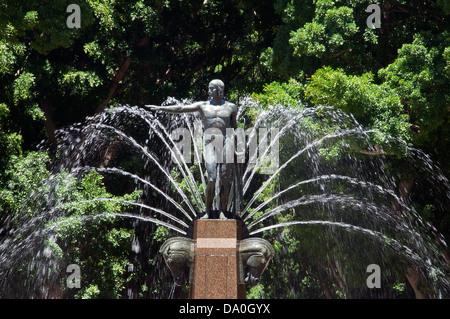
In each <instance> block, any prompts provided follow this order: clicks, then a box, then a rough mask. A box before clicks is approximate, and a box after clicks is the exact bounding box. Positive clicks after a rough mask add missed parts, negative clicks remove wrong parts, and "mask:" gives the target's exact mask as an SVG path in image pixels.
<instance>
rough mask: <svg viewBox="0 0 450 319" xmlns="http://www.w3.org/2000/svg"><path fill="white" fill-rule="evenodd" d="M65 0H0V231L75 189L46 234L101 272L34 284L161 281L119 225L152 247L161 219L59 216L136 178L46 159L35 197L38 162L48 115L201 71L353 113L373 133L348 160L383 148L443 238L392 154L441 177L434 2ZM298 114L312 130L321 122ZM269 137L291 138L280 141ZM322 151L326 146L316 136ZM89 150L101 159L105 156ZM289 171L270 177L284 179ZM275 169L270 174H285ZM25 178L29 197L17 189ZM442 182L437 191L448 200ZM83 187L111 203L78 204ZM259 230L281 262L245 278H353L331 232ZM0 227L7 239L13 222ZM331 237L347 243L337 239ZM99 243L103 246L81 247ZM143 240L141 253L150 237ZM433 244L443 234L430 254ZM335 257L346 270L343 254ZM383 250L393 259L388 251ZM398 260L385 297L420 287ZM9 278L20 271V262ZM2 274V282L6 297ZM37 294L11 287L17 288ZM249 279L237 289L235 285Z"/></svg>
mask: <svg viewBox="0 0 450 319" xmlns="http://www.w3.org/2000/svg"><path fill="white" fill-rule="evenodd" d="M72 2H73V1H69V0H49V1H33V0H24V1H20V2H17V1H12V0H2V1H1V3H0V84H1V86H2V90H1V92H0V185H1V190H0V206H1V209H0V230H1V229H4V231H3V232H0V236H6V235H5V234H6V232H7V231H6V230H8V232H9V231H12V230H14V229H17V227H19V226H18V224H10V223H7V222H6V221H7V220H9V219H8V218H9V216H18V215H20V214H24V215H27V214H28V215H27V216H29V217H30V216H31V217H33V216H34V214H35V212H33V210H38V209H46V208H48V206H49V205H51V204H55V203H56V204H57V203H60V201H69V202H73V203H76V202H80V204H74V205H75V207H71V208H70V209H69V214H68V215H67V216H66V217H65V218H64V219H61V220H59V223H60V225H61V226H60V231H59V232H58V233H57V234H56V235H55V237H54V238H53V241H51V242H52V244H51V245H53V246H52V247H54V248H55V251H58V252H59V254H60V256H64V258H66V259H71V260H73V261H74V262H75V261H76V262H77V263H80V264H83V265H84V266H85V267H86V269H94V270H92V271H91V272H92V273H95V272H96V271H97V272H99V273H101V274H102V275H101V276H99V277H95V276H93V277H92V278H88V279H86V281H87V282H88V284H87V285H86V286H84V287H83V288H82V290H80V291H78V292H77V293H75V292H73V291H67V290H66V291H53V290H51V289H50V291H47V292H46V293H47V295H46V296H64V297H77V298H95V297H111V298H120V297H125V296H126V295H127V292H126V287H129V286H131V285H135V286H139V289H138V290H139V294H138V295H135V296H133V297H157V296H159V297H160V296H164V293H166V291H164V292H161V291H160V292H155V291H149V290H148V287H147V284H146V281H145V280H144V279H142V278H141V277H139V276H142V277H145V276H147V275H148V273H149V272H151V269H152V267H154V266H155V264H156V261H155V260H154V259H152V258H153V256H152V257H151V258H150V257H148V256H144V257H142V256H137V257H136V256H134V255H133V256H134V257H131V255H130V254H129V253H128V250H129V247H130V246H132V245H133V240H134V239H133V238H134V236H142V234H147V235H148V234H149V233H150V235H149V236H150V237H151V240H152V241H153V243H154V244H155V247H156V246H157V245H158V243H159V244H160V243H161V242H162V241H163V239H164V238H166V237H167V236H168V233H167V232H166V231H165V230H164V229H162V228H156V227H153V226H151V227H150V226H149V228H147V227H144V228H145V229H139V230H137V229H136V228H134V229H133V227H132V226H130V223H127V222H124V221H118V220H116V219H115V218H113V217H111V218H110V219H107V220H105V221H100V222H98V223H93V224H91V226H89V227H90V228H89V229H86V231H83V230H81V229H79V228H77V227H75V226H74V225H75V224H73V223H75V222H74V219H76V217H80V216H82V215H89V214H92V213H93V211H94V210H95V211H96V212H97V213H99V214H108V213H112V212H120V211H123V207H128V206H127V205H126V204H125V203H124V202H123V201H129V200H136V199H137V198H139V196H140V195H141V194H139V192H133V191H130V189H132V186H131V187H130V186H129V185H125V184H123V185H122V184H121V185H120V187H119V186H114V185H108V181H105V182H104V181H103V179H102V178H101V177H100V176H99V175H96V174H87V175H85V176H84V178H83V179H80V180H75V179H71V178H69V177H67V176H66V175H64V174H65V173H64V172H58V174H60V175H56V176H57V177H55V178H57V179H58V178H59V179H61V183H60V184H59V185H60V186H61V187H62V188H61V190H60V193H58V194H57V196H56V197H55V199H54V201H55V202H53V203H49V202H46V201H47V199H46V198H47V197H49V196H50V194H52V196H53V195H54V193H55V191H54V190H52V189H51V188H49V189H47V188H46V187H47V186H45V185H46V184H45V183H44V181H45V180H47V179H49V177H50V175H51V174H52V173H56V172H54V171H52V165H50V163H51V162H57V161H58V160H60V158H59V156H61V155H60V154H58V152H55V151H54V150H55V149H56V145H57V144H58V143H59V142H60V141H59V140H58V137H57V133H56V132H57V130H58V129H60V128H63V127H67V126H68V125H71V124H74V123H78V122H82V121H84V119H85V118H86V117H87V116H98V115H99V114H102V112H105V109H107V108H108V107H117V106H118V105H120V104H130V105H137V106H138V107H142V106H143V105H144V104H161V103H162V102H163V101H164V100H165V99H166V98H167V97H169V96H173V97H176V98H178V99H181V98H190V99H204V98H206V95H207V90H206V89H207V88H206V86H207V83H208V81H209V80H211V79H212V78H220V79H222V80H223V81H224V82H225V83H226V85H227V87H226V89H227V92H226V94H227V98H228V99H230V100H232V101H234V102H236V103H237V102H239V101H240V100H241V98H242V97H243V96H247V95H251V96H252V97H253V98H254V99H255V100H256V101H258V103H260V104H261V105H262V106H263V107H269V106H270V105H276V104H283V105H286V106H290V107H291V108H294V109H301V108H304V107H306V106H309V107H317V108H318V107H320V106H323V105H326V106H331V107H333V108H335V109H336V110H340V111H343V112H345V113H347V114H351V115H352V116H354V118H355V119H356V120H357V122H358V123H359V124H361V125H362V126H363V127H364V128H365V129H367V130H373V131H374V132H375V133H374V134H373V135H371V142H373V143H374V145H376V148H375V151H370V152H369V151H367V150H366V149H362V148H358V147H359V146H358V145H355V147H353V149H352V150H353V151H354V152H355V153H357V156H362V157H361V158H362V159H361V161H362V162H363V161H366V160H367V158H368V157H376V156H385V157H387V158H388V159H389V160H390V161H389V164H388V165H387V168H386V169H387V170H390V172H395V173H396V174H395V176H398V179H397V180H395V182H396V185H397V189H396V191H397V192H398V193H399V196H403V197H405V198H407V199H408V201H409V202H410V203H411V205H413V206H414V207H415V208H417V210H418V211H419V212H420V215H421V217H422V218H424V220H426V221H428V222H430V223H432V224H433V226H434V227H435V228H436V229H437V230H438V232H440V233H441V234H443V235H444V238H445V241H446V243H447V244H450V241H449V240H450V215H449V211H448V206H447V207H445V205H444V206H440V205H439V204H438V203H436V201H435V199H434V197H433V195H435V194H432V193H433V192H432V191H431V192H430V191H429V190H430V187H432V186H433V185H432V182H430V181H429V180H427V178H426V176H425V175H426V174H427V173H426V172H427V171H424V172H422V171H418V170H416V169H415V166H414V165H412V164H411V162H410V161H407V160H405V159H406V158H407V157H408V155H410V154H409V152H410V151H411V149H413V150H415V151H417V150H418V151H420V152H422V153H423V154H427V156H429V158H431V159H432V161H433V163H434V164H435V165H436V167H440V169H442V176H443V179H445V180H447V181H448V178H449V177H450V161H449V160H448V158H449V156H450V153H449V149H450V140H449V138H450V129H449V128H450V123H449V115H450V114H449V113H450V109H449V105H450V93H449V88H450V30H449V28H448V26H449V14H450V5H449V4H448V1H445V0H420V1H419V0H413V1H406V0H380V1H377V2H376V4H378V5H379V7H380V9H381V26H380V28H373V29H372V28H370V27H369V26H368V25H367V18H368V17H369V16H370V15H371V12H370V11H369V12H368V11H366V9H367V7H368V6H369V5H370V4H372V3H373V2H374V1H371V0H336V1H329V0H237V1H231V0H225V1H218V0H196V1H178V0H139V1H125V0H107V1H100V0H80V1H78V2H77V4H78V5H79V7H80V12H81V27H80V28H69V27H68V25H67V18H68V17H69V16H70V14H71V12H67V11H66V10H67V7H68V6H69V4H71V3H72ZM249 116H250V117H251V114H250V115H249ZM251 121H252V119H251V118H250V119H249V122H250V123H251ZM314 129H316V131H315V133H317V134H319V135H320V134H321V133H323V131H326V130H327V128H324V127H322V128H320V129H319V128H317V127H314ZM144 139H145V138H144ZM42 140H47V141H49V143H50V144H49V145H51V147H50V148H49V149H50V151H49V152H48V154H47V153H46V152H43V151H42V150H39V149H38V145H39V143H40V142H41V141H42ZM284 147H286V148H289V147H291V145H290V144H289V143H288V142H286V144H285V146H284ZM326 152H328V153H327V154H328V155H330V154H331V155H333V152H332V147H331V148H330V149H328V150H324V153H326ZM422 153H421V154H422ZM116 157H117V158H119V155H117V156H116ZM330 157H333V156H328V159H329V158H330ZM427 158H428V157H427ZM121 160H122V163H123V166H127V165H128V167H137V166H139V165H141V164H142V163H141V162H140V160H139V159H138V157H131V158H127V159H125V160H124V159H123V158H121ZM334 160H336V161H339V156H338V155H336V154H335V156H334ZM126 161H128V162H126ZM101 164H102V165H104V166H107V163H106V162H105V161H103V162H102V163H101ZM147 174H150V173H148V172H147ZM295 174H297V172H295ZM295 174H292V175H291V176H286V177H285V178H286V181H287V180H289V179H290V178H293V177H292V176H297V175H295ZM276 182H277V183H278V187H283V186H286V185H288V183H287V182H286V184H285V185H284V184H283V181H280V180H277V181H276ZM109 183H112V184H114V180H111V179H110V180H109ZM105 184H106V185H105ZM405 185H406V186H405ZM275 188H276V187H274V188H273V189H271V190H267V192H269V193H270V191H272V192H273V191H274V189H275ZM38 189H40V190H41V191H40V196H39V197H38V198H34V199H33V201H32V202H29V201H27V199H29V198H31V197H32V196H31V194H34V192H36V191H37V190H38ZM405 189H406V191H405ZM423 189H428V192H423ZM445 192H446V190H444V194H440V195H439V196H441V198H440V199H441V200H444V203H449V202H448V200H449V199H448V196H449V194H448V193H447V194H446V193H445ZM430 193H431V194H430ZM47 195H48V196H47ZM269 195H270V194H266V196H269ZM96 196H97V197H107V198H113V199H115V200H119V201H122V204H118V203H113V201H111V202H110V203H107V204H99V203H95V204H93V203H86V204H83V203H82V202H83V201H87V200H90V199H93V198H95V197H96ZM290 196H291V197H292V198H295V196H300V195H299V194H292V195H290ZM441 203H442V202H441ZM286 218H288V219H289V218H290V217H286ZM19 220H21V219H19ZM282 221H286V220H282ZM46 222H49V223H51V222H52V221H46ZM152 227H153V228H152ZM341 235H342V234H336V236H337V237H339V236H341ZM267 236H268V238H271V240H272V241H273V242H274V246H275V248H276V250H277V253H278V254H279V255H280V256H281V255H282V256H284V255H286V256H290V257H286V258H285V259H284V265H283V267H284V268H283V267H282V266H280V265H278V266H277V265H273V266H271V267H272V268H269V269H268V270H267V276H269V275H270V276H275V277H276V278H277V283H274V284H271V283H267V284H265V287H259V288H258V289H263V290H264V292H265V293H266V294H272V295H273V296H279V297H292V298H294V297H314V298H316V297H317V298H326V297H328V298H339V297H349V296H352V293H355V292H354V291H351V289H348V286H349V285H351V284H350V283H351V282H352V281H357V280H359V279H360V278H359V277H358V276H356V277H358V278H354V277H351V276H348V277H347V280H348V282H345V283H344V281H345V280H343V273H342V269H340V267H341V266H339V262H338V259H339V258H341V257H342V256H339V258H337V257H336V258H337V259H333V256H335V255H336V254H337V253H335V252H334V250H338V247H328V248H329V250H328V252H326V253H324V255H320V256H318V254H319V252H321V251H322V250H323V249H325V248H324V246H323V245H322V244H323V243H327V242H328V241H327V240H329V238H328V237H329V236H331V235H330V234H329V233H326V234H324V236H323V237H322V238H321V239H320V241H315V240H313V239H311V238H315V237H314V236H315V231H314V230H313V229H309V228H307V229H306V230H304V231H299V230H297V229H294V228H292V229H290V230H285V231H283V233H282V234H281V235H280V234H279V233H275V232H270V233H268V235H267ZM305 236H309V237H308V238H310V239H305V242H304V243H305V244H306V246H307V247H308V248H305V246H304V245H300V242H301V241H302V240H303V238H305ZM14 240H17V241H18V242H19V241H20V236H18V237H17V238H15V239H14ZM149 240H150V239H149ZM94 242H96V243H97V245H94ZM99 243H100V244H99ZM341 244H342V245H344V246H345V245H346V244H348V245H351V243H347V242H345V240H343V241H342V242H341ZM99 245H100V246H102V247H104V249H102V250H101V251H97V249H98V246H99ZM149 245H150V244H149ZM319 246H320V247H319ZM150 250H151V251H152V252H153V253H155V252H156V251H157V248H152V249H150V248H149V251H150ZM448 254H449V251H448V249H447V250H446V249H444V251H443V255H446V256H448ZM90 256H91V257H90ZM92 256H95V258H92ZM295 256H300V257H299V258H297V259H296V257H295ZM324 256H328V259H327V258H325V257H324ZM61 258H62V257H61ZM342 258H343V257H342ZM345 258H348V260H347V262H348V264H349V265H350V266H349V269H352V267H354V265H355V264H356V263H357V260H356V259H357V257H355V256H354V257H351V256H349V257H345ZM352 258H354V260H353V259H352ZM389 258H391V259H390V261H391V262H392V263H393V264H396V265H397V264H400V262H398V263H397V260H396V259H395V256H390V257H389ZM447 258H448V257H447ZM298 260H301V262H298ZM448 260H450V259H448ZM448 260H447V261H448ZM138 261H139V262H140V263H141V264H144V263H145V266H142V265H141V266H139V267H140V268H139V270H138V271H135V272H134V273H132V274H131V273H129V272H127V271H126V270H125V269H127V267H128V265H129V264H134V265H136V264H138ZM340 261H342V260H340ZM387 263H388V262H387ZM30 271H31V270H30ZM355 272H356V270H355ZM398 272H399V273H401V275H399V276H400V277H399V278H401V279H399V281H398V284H397V285H396V286H395V287H391V291H393V293H385V296H389V297H392V296H394V297H413V296H416V297H417V296H419V295H420V294H421V293H422V295H420V296H424V295H426V289H423V290H422V291H419V290H418V288H417V286H415V285H414V284H413V283H412V282H414V280H412V279H411V278H412V277H414V276H413V275H411V274H412V272H413V271H409V272H408V271H406V272H402V271H398ZM164 276H166V277H164ZM292 276H294V277H295V278H291V277H292ZM100 277H101V278H100ZM14 278H16V279H17V282H19V283H22V282H25V283H27V282H29V281H28V279H26V278H27V276H26V273H24V272H22V273H20V274H18V275H17V276H15V277H14ZM161 278H169V275H168V274H167V273H164V274H163V275H161ZM330 278H331V279H330ZM158 280H159V279H158ZM161 281H163V280H162V279H161ZM406 284H408V286H405V285H406ZM289 285H297V286H298V287H300V288H298V290H297V291H300V293H292V291H293V290H292V289H291V290H289V289H290V288H289V287H288V286H289ZM19 286H20V285H19V284H18V286H17V287H19ZM17 287H13V288H11V290H5V292H4V294H5V295H7V296H14V297H20V291H21V290H20V289H19V288H17ZM164 289H166V290H168V289H170V287H169V288H164ZM424 291H425V292H424ZM38 293H39V292H36V291H27V292H26V294H24V295H23V297H31V296H35V295H38ZM258 294H259V293H258V292H257V291H255V290H252V291H250V292H249V296H250V297H251V296H255V295H256V296H258ZM370 296H372V295H370Z"/></svg>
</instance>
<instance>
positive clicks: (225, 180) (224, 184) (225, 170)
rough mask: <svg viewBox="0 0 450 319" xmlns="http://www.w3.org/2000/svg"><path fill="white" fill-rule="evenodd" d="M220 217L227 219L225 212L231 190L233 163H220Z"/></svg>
mask: <svg viewBox="0 0 450 319" xmlns="http://www.w3.org/2000/svg"><path fill="white" fill-rule="evenodd" d="M220 166H221V167H220V183H221V188H220V211H221V214H220V219H226V217H225V215H224V214H223V212H225V211H227V208H228V199H229V195H230V190H231V182H232V178H233V164H232V163H223V164H221V165H220Z"/></svg>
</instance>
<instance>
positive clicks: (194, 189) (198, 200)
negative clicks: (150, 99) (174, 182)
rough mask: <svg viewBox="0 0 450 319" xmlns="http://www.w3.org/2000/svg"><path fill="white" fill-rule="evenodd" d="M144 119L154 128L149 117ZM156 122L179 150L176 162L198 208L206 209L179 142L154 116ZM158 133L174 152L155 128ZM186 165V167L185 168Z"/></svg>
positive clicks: (176, 149)
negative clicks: (178, 144)
mask: <svg viewBox="0 0 450 319" xmlns="http://www.w3.org/2000/svg"><path fill="white" fill-rule="evenodd" d="M144 120H145V121H146V122H147V124H148V125H149V126H150V127H151V128H154V127H153V125H152V123H151V122H150V121H149V120H148V119H147V117H144ZM154 121H155V123H156V124H157V125H158V127H159V128H160V129H161V130H162V132H164V133H165V135H166V138H167V139H169V140H170V142H171V143H172V144H173V146H174V149H175V151H176V152H177V155H178V156H174V158H175V163H176V164H177V166H178V168H179V169H180V172H181V174H183V177H184V179H185V181H186V184H187V185H188V187H189V189H190V190H191V193H192V195H193V197H194V200H195V202H196V204H197V208H198V209H199V210H200V211H203V210H204V209H205V204H204V203H203V201H202V200H201V196H200V193H199V192H198V189H197V187H196V185H195V182H194V177H193V176H192V173H191V171H190V170H189V168H188V167H187V164H186V161H184V158H183V156H182V154H181V151H180V149H179V148H178V146H177V144H176V143H175V142H174V141H173V139H172V137H171V136H170V134H168V132H167V131H166V129H165V128H164V126H163V125H162V124H161V122H160V121H159V120H158V119H157V118H154ZM155 132H156V134H157V135H158V136H159V137H160V138H161V140H162V141H163V143H164V144H165V145H166V146H167V148H168V149H169V150H170V152H172V148H171V147H170V145H169V143H167V140H166V138H164V136H162V134H161V132H160V131H159V130H155ZM179 158H183V160H182V163H183V165H181V163H180V161H179ZM183 166H184V169H183Z"/></svg>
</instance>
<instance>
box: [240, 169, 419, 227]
mask: <svg viewBox="0 0 450 319" xmlns="http://www.w3.org/2000/svg"><path fill="white" fill-rule="evenodd" d="M332 179H342V180H345V181H349V182H351V183H353V184H357V185H361V186H370V187H373V188H375V189H376V190H378V191H380V192H382V193H386V194H389V195H391V196H392V197H393V198H394V199H395V200H396V202H397V203H398V204H399V205H401V206H402V207H403V208H405V209H407V210H410V208H409V207H407V206H406V205H405V204H404V203H403V202H402V200H401V199H400V198H399V197H398V196H397V195H396V194H395V193H394V192H393V191H392V190H388V189H385V188H383V187H381V186H380V185H376V184H373V183H370V182H362V181H359V180H357V179H356V178H352V177H349V176H342V175H335V174H330V175H321V176H318V177H315V178H311V179H308V180H304V181H300V182H298V183H296V184H292V185H290V186H289V187H287V188H285V189H284V190H282V191H280V192H278V193H276V194H275V195H274V196H272V197H270V198H269V199H267V200H266V201H264V202H263V203H261V204H260V205H259V206H258V207H256V208H255V209H254V210H253V211H252V212H251V213H250V214H249V215H248V216H247V217H246V218H245V219H244V222H245V221H247V220H248V219H249V218H251V217H252V216H253V215H254V214H256V213H257V212H259V211H260V210H261V209H262V208H263V207H264V206H266V205H267V204H269V203H270V202H271V201H273V200H274V199H276V198H278V197H280V196H281V195H282V194H284V193H286V192H287V191H289V190H291V189H293V188H296V187H298V186H300V185H303V184H309V183H314V182H317V181H322V180H332ZM242 216H243V215H241V217H242Z"/></svg>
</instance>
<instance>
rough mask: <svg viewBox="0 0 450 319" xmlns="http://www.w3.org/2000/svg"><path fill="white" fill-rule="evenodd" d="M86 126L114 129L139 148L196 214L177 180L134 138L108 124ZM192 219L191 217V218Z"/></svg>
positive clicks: (194, 213)
mask: <svg viewBox="0 0 450 319" xmlns="http://www.w3.org/2000/svg"><path fill="white" fill-rule="evenodd" d="M88 126H97V127H101V128H106V129H109V130H112V131H114V132H115V133H116V134H118V135H120V136H122V137H123V138H125V139H127V140H129V141H130V142H131V143H132V144H133V145H134V146H135V147H137V148H138V149H140V150H141V151H142V153H143V154H144V155H145V156H147V157H148V158H149V159H151V160H152V161H153V163H155V164H156V166H157V167H158V168H159V169H160V170H161V171H162V172H163V173H164V175H166V177H167V178H168V179H169V181H170V182H171V183H172V185H174V187H175V189H176V190H177V191H178V193H179V194H180V195H181V197H182V198H183V200H184V201H185V202H186V205H188V207H189V209H190V210H191V212H192V214H193V215H194V216H197V213H196V212H195V209H194V208H193V207H192V204H191V202H190V201H189V199H188V198H187V196H186V194H185V193H184V192H183V190H182V189H181V188H180V187H179V186H178V184H177V182H175V180H174V179H173V178H172V176H170V174H169V172H167V170H166V169H164V167H162V165H161V164H160V163H159V162H158V160H157V159H156V158H155V157H154V156H153V155H152V154H150V152H149V151H147V150H146V149H145V148H144V147H142V146H141V145H140V144H139V143H138V142H136V141H135V140H134V138H132V137H130V136H128V135H126V134H125V133H123V132H122V131H120V130H118V129H116V128H115V127H112V126H109V125H105V124H95V123H93V124H89V125H88ZM191 220H192V219H191Z"/></svg>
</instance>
